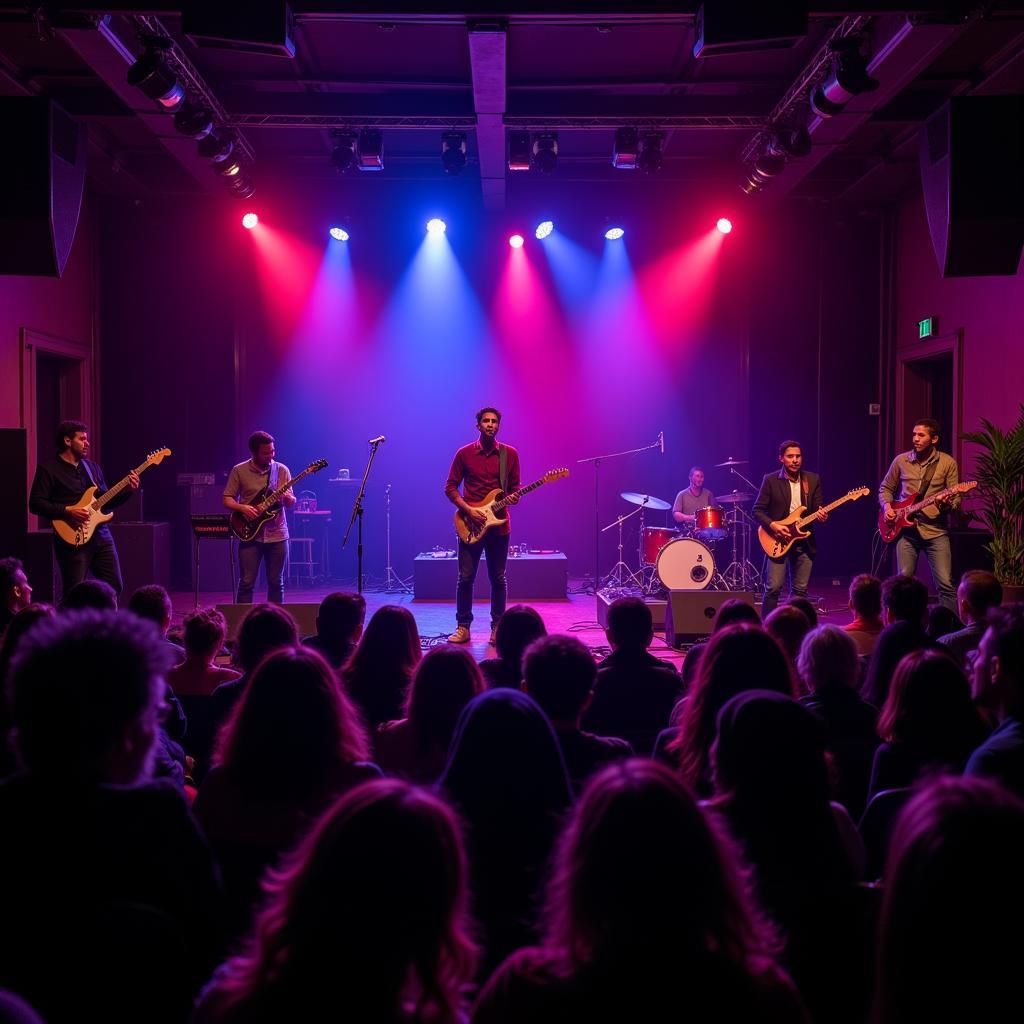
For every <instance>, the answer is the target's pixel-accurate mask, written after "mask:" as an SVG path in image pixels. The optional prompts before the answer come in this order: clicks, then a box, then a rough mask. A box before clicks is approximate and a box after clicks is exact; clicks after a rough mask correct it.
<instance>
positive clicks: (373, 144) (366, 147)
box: [359, 128, 384, 171]
mask: <svg viewBox="0 0 1024 1024" xmlns="http://www.w3.org/2000/svg"><path fill="white" fill-rule="evenodd" d="M359 170H361V171H383V170H384V133H383V132H382V131H380V129H378V128H364V129H363V130H362V131H361V132H360V133H359Z"/></svg>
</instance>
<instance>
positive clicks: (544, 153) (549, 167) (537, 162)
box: [533, 132, 558, 174]
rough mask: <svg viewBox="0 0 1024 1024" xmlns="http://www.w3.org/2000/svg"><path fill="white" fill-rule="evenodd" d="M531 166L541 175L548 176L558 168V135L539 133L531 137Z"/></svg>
mask: <svg viewBox="0 0 1024 1024" xmlns="http://www.w3.org/2000/svg"><path fill="white" fill-rule="evenodd" d="M533 166H534V167H536V168H537V170H538V171H540V172H541V174H550V173H551V172H552V171H553V170H554V169H555V168H556V167H557V166H558V135H557V133H555V132H541V133H540V134H539V135H535V136H534V137H533Z"/></svg>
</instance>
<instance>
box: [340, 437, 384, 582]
mask: <svg viewBox="0 0 1024 1024" xmlns="http://www.w3.org/2000/svg"><path fill="white" fill-rule="evenodd" d="M383 443H384V436H383V435H381V436H380V437H375V438H374V439H373V440H372V441H370V442H369V444H370V457H369V458H368V459H367V460H366V469H365V470H364V471H363V482H362V483H361V484H360V485H359V493H358V494H357V495H356V500H355V504H354V505H353V506H352V518H351V519H349V521H348V526H347V527H346V529H345V537H344V539H343V540H342V542H341V546H342V547H343V548H344V547H345V546H346V545H347V544H348V535H349V534H350V533H351V532H352V524H353V523H354V522H355V521H356V520H357V519H358V520H359V529H358V530H357V531H356V537H357V539H356V593H359V594H361V593H362V592H363V494H364V493H365V492H366V481H367V479H368V478H369V476H370V467H371V466H372V465H373V460H374V459H375V458H376V457H377V449H378V448H379V447H380V446H381V445H382V444H383Z"/></svg>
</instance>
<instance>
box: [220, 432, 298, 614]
mask: <svg viewBox="0 0 1024 1024" xmlns="http://www.w3.org/2000/svg"><path fill="white" fill-rule="evenodd" d="M249 452H250V453H251V457H250V458H249V459H247V460H246V461H245V462H240V463H238V465H237V466H234V467H233V468H232V470H231V474H230V475H229V476H228V482H227V483H226V484H225V485H224V507H225V508H229V509H231V511H232V512H239V513H241V514H242V515H243V516H244V517H245V518H246V520H247V521H249V522H251V521H252V520H253V519H256V518H257V517H258V516H259V513H258V512H257V511H256V507H255V505H254V504H253V502H256V501H257V500H258V498H259V496H260V493H261V492H262V491H264V490H266V491H267V493H269V492H270V491H276V490H277V489H278V488H279V487H281V486H283V485H284V484H286V483H288V481H289V480H291V478H292V474H291V470H289V469H288V467H287V466H286V465H285V464H284V463H283V462H276V461H275V460H274V456H275V455H276V454H277V449H276V448H275V447H274V439H273V437H271V435H270V434H268V433H267V432H266V431H265V430H257V431H255V432H254V433H253V434H251V435H250V437H249ZM294 504H295V494H294V493H293V492H292V489H291V488H290V487H289V488H288V490H287V491H285V492H284V494H282V495H281V505H280V506H279V507H278V508H277V510H276V511H275V512H274V514H273V516H272V517H271V518H270V519H268V520H267V521H266V523H264V524H263V526H261V527H260V529H259V532H258V533H257V534H256V536H255V537H254V538H253V539H252V540H249V541H239V542H238V596H237V599H236V600H237V603H238V604H252V591H253V587H254V586H255V585H256V576H257V574H258V573H259V571H260V562H263V563H264V564H265V566H266V570H267V600H268V601H270V602H271V603H273V604H283V603H284V563H285V558H286V557H287V554H288V521H287V519H285V515H284V509H285V506H287V507H288V508H291V507H292V505H294Z"/></svg>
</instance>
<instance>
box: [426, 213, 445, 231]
mask: <svg viewBox="0 0 1024 1024" xmlns="http://www.w3.org/2000/svg"><path fill="white" fill-rule="evenodd" d="M447 230H448V225H447V224H445V222H444V221H443V220H441V219H440V218H439V217H432V218H431V219H430V220H428V221H427V232H428V233H429V234H431V235H443V234H444V233H445V231H447Z"/></svg>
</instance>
